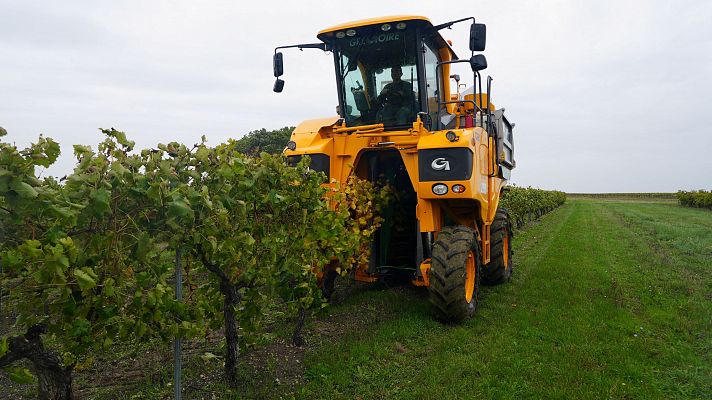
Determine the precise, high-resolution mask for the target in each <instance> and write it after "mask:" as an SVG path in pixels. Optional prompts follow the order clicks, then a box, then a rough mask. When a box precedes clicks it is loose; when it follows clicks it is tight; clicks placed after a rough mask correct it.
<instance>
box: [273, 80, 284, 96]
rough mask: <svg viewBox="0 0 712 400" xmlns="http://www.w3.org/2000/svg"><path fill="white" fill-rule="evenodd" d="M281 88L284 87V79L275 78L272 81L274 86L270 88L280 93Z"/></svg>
mask: <svg viewBox="0 0 712 400" xmlns="http://www.w3.org/2000/svg"><path fill="white" fill-rule="evenodd" d="M282 89H284V81H283V80H281V79H279V78H277V80H276V81H274V88H272V90H274V91H275V92H276V93H282Z"/></svg>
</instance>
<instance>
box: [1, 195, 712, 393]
mask: <svg viewBox="0 0 712 400" xmlns="http://www.w3.org/2000/svg"><path fill="white" fill-rule="evenodd" d="M514 250H515V254H514V260H515V273H514V276H513V279H512V281H511V282H510V283H508V284H505V285H501V286H497V287H484V288H483V289H482V294H481V296H482V298H481V303H480V309H479V310H478V312H477V315H476V316H475V317H474V318H473V319H471V320H468V321H466V322H465V323H464V324H462V325H459V326H448V325H442V324H440V323H438V322H436V321H434V320H433V319H432V318H431V317H430V306H429V304H428V301H427V295H426V291H425V290H423V289H418V288H413V287H410V286H393V287H388V286H387V285H382V286H374V287H371V288H366V287H363V286H360V285H344V284H343V283H344V281H342V283H341V284H340V285H339V290H338V291H337V297H338V298H340V299H342V300H341V302H340V304H338V305H336V306H333V307H330V308H329V309H328V310H326V312H325V313H324V315H322V316H320V317H319V318H317V319H315V320H311V321H310V323H309V325H308V326H307V332H306V340H307V346H306V347H305V348H302V349H297V348H295V347H293V346H290V345H288V344H285V343H287V342H288V340H289V339H288V337H289V327H277V329H276V330H275V331H274V332H273V334H274V335H275V339H274V340H273V342H271V343H270V344H266V345H264V346H262V347H258V348H256V349H253V350H250V351H248V352H247V353H245V354H244V355H243V358H242V361H241V371H242V373H241V374H242V376H241V379H242V380H243V382H244V386H243V387H242V388H241V389H240V390H239V391H237V392H231V391H229V390H228V389H227V388H225V387H224V386H223V385H222V384H221V383H220V378H219V376H220V365H221V362H220V359H219V358H218V359H215V358H210V359H205V360H201V355H202V354H203V352H204V351H210V352H212V353H213V354H216V355H219V354H221V350H220V349H219V348H218V347H217V346H216V345H215V343H213V344H212V346H214V347H212V348H209V347H210V346H208V348H205V347H202V348H200V349H198V348H193V347H192V346H188V347H189V348H188V349H187V351H186V356H185V359H186V360H185V361H186V370H185V378H184V387H185V388H186V395H185V398H189V399H203V398H205V399H234V398H245V399H248V398H249V399H252V398H269V399H271V398H288V399H289V398H297V399H359V398H360V399H438V400H445V399H471V398H482V399H495V398H496V399H520V398H534V399H541V398H559V399H702V398H710V395H711V394H712V321H711V320H710V317H711V316H712V268H711V266H712V213H710V212H709V211H707V210H699V209H690V208H685V207H681V206H678V205H675V204H671V203H667V202H651V201H649V200H647V199H643V200H640V201H638V202H636V201H632V200H630V199H624V200H623V201H616V200H611V199H610V198H606V199H590V198H589V199H587V200H570V201H568V202H567V203H566V204H565V205H564V206H562V207H560V208H558V209H557V210H555V211H553V212H551V213H549V214H547V215H545V216H544V217H542V219H541V220H540V221H539V222H535V223H534V224H533V225H530V226H529V227H527V228H526V229H524V230H522V231H520V232H517V234H516V236H515V238H514ZM347 294H348V295H347ZM117 354H119V353H117ZM122 360H124V361H119V362H117V361H110V360H107V362H104V363H103V364H102V365H97V366H95V367H94V368H92V369H91V370H90V371H86V372H82V373H79V374H78V376H77V379H76V383H77V386H78V389H79V390H78V392H79V393H80V394H81V395H82V398H92V399H116V398H131V399H154V398H170V396H171V393H172V388H171V386H170V376H171V362H170V349H168V348H163V349H161V348H155V349H148V348H143V349H140V350H138V349H137V351H135V352H134V354H133V355H131V356H130V357H126V356H125V355H124V356H123V357H122ZM0 383H2V382H0ZM0 386H2V385H0ZM28 389H29V390H27V391H26V392H25V393H28V392H31V391H32V389H31V388H28ZM21 392H22V391H19V390H18V391H17V392H14V393H15V396H11V397H10V398H26V397H24V395H23V394H21ZM0 397H3V396H2V395H0Z"/></svg>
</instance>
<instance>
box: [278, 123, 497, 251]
mask: <svg viewBox="0 0 712 400" xmlns="http://www.w3.org/2000/svg"><path fill="white" fill-rule="evenodd" d="M335 122H337V121H336V118H327V119H320V120H311V121H306V122H303V123H302V124H300V125H299V126H298V127H297V128H296V129H295V131H294V133H293V134H292V137H291V140H293V141H294V142H295V143H296V149H295V150H285V155H287V156H290V155H303V154H317V153H320V154H327V155H329V156H330V166H329V168H330V172H331V173H330V177H329V179H330V181H331V182H332V183H339V182H345V181H346V180H347V179H348V177H349V175H351V174H352V173H354V168H355V167H356V166H357V165H358V162H359V159H360V157H361V156H362V155H363V154H364V153H365V152H367V151H379V150H393V149H395V150H397V151H398V152H399V153H400V156H401V158H402V160H403V163H404V165H405V167H406V169H407V170H408V175H409V177H410V180H411V183H412V185H413V188H414V189H415V191H416V193H417V196H418V204H417V208H416V213H417V218H418V221H419V222H420V231H421V232H438V231H440V230H441V229H442V227H443V224H444V218H445V216H446V215H447V216H449V217H450V218H451V219H453V220H454V221H455V222H457V223H458V224H460V225H465V226H469V227H471V228H473V229H475V230H476V231H477V232H479V233H480V235H481V241H482V245H483V246H482V249H483V261H484V262H489V225H490V224H491V223H492V221H493V220H494V216H495V212H496V210H497V204H498V203H499V193H500V191H501V189H502V187H503V186H504V185H505V183H506V182H505V181H504V180H502V179H500V178H498V177H496V176H494V175H495V174H494V172H495V169H494V168H495V166H496V164H495V162H494V160H493V157H494V152H493V151H492V147H493V142H492V139H491V138H489V137H488V135H487V132H486V131H485V130H484V129H483V128H481V127H474V128H465V129H453V130H452V131H453V132H455V134H456V135H457V136H458V140H457V141H455V142H450V141H449V140H447V139H446V137H445V132H446V130H444V131H436V132H430V131H428V130H426V129H425V128H424V127H423V126H422V124H421V123H420V122H419V121H417V122H415V123H413V127H412V128H410V129H408V130H403V131H383V129H382V127H380V129H379V125H374V126H365V127H364V126H361V127H355V128H345V127H344V126H342V125H338V124H335ZM321 124H324V125H321ZM455 147H466V148H469V149H470V151H472V153H473V167H472V168H473V171H472V174H471V177H470V179H469V180H464V181H445V182H443V183H445V184H447V185H448V186H449V187H452V185H455V184H461V185H463V186H465V191H464V192H463V193H453V192H452V190H450V191H449V192H448V193H447V194H445V195H442V196H438V195H436V194H434V193H433V192H432V186H433V184H434V183H436V182H420V181H419V179H418V177H419V171H418V151H419V150H424V149H442V148H455Z"/></svg>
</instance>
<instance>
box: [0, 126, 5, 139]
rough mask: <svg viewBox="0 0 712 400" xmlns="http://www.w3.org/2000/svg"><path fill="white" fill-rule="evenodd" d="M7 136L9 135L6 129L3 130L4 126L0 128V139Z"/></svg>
mask: <svg viewBox="0 0 712 400" xmlns="http://www.w3.org/2000/svg"><path fill="white" fill-rule="evenodd" d="M5 135H7V131H6V130H5V128H3V127H2V126H0V137H3V136H5Z"/></svg>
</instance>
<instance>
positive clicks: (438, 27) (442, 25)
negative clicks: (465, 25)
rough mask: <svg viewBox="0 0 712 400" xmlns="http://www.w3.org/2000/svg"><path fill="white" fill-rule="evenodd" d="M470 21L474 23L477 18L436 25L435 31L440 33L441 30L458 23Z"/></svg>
mask: <svg viewBox="0 0 712 400" xmlns="http://www.w3.org/2000/svg"><path fill="white" fill-rule="evenodd" d="M468 20H472V22H475V17H467V18H462V19H457V20H455V21H450V22H446V23H444V24H440V25H435V26H434V27H433V29H435V30H436V31H439V30H441V29H445V28H450V27H451V26H453V25H455V24H457V23H458V22H462V21H468Z"/></svg>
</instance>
